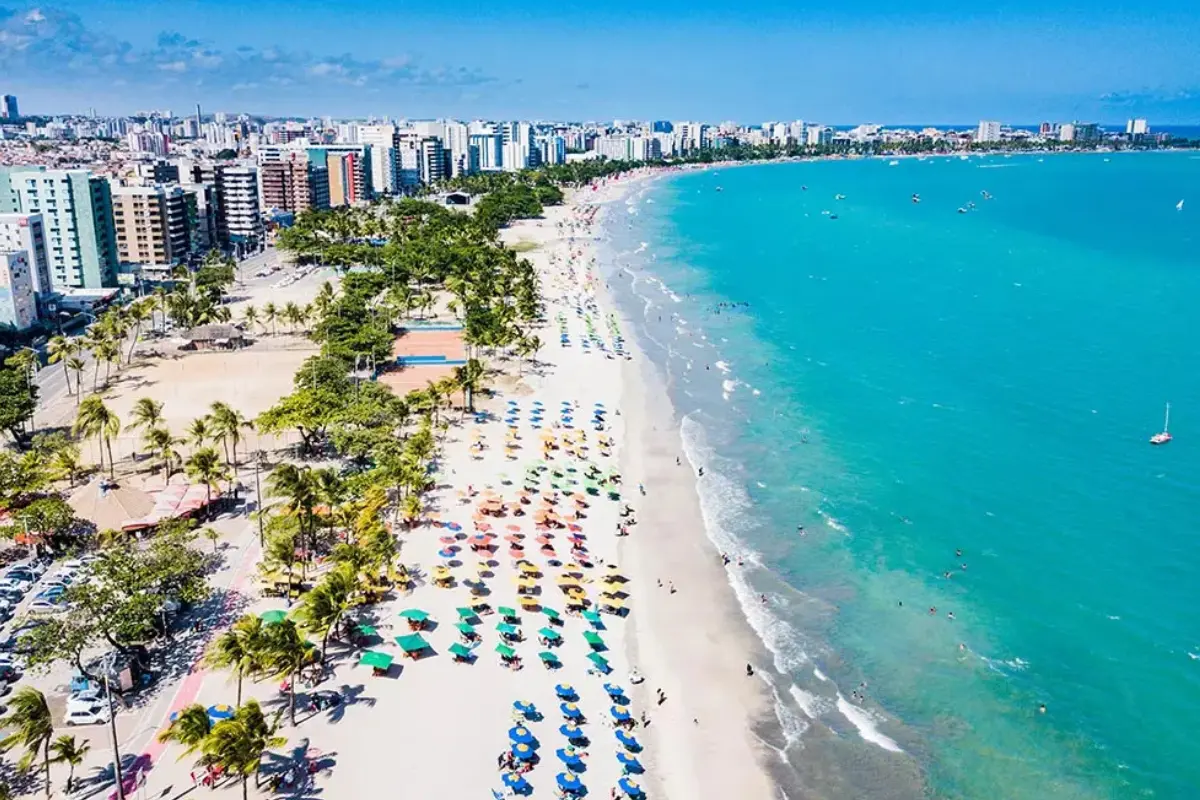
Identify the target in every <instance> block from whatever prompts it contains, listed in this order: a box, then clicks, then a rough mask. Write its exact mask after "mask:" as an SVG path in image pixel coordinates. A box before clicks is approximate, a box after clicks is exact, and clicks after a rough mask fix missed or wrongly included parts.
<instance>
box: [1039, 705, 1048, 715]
mask: <svg viewBox="0 0 1200 800" xmlns="http://www.w3.org/2000/svg"><path fill="white" fill-rule="evenodd" d="M1038 711H1039V712H1040V713H1042V714H1045V713H1046V704H1045V703H1042V704H1041V705H1039V706H1038Z"/></svg>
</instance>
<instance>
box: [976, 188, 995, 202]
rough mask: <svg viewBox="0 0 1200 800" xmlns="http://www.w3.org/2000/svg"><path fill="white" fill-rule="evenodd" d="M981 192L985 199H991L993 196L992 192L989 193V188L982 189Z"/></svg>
mask: <svg viewBox="0 0 1200 800" xmlns="http://www.w3.org/2000/svg"><path fill="white" fill-rule="evenodd" d="M979 194H980V196H981V197H983V199H984V200H991V199H992V196H991V195H990V194H988V190H987V189H984V190H983V191H981V192H980V193H979Z"/></svg>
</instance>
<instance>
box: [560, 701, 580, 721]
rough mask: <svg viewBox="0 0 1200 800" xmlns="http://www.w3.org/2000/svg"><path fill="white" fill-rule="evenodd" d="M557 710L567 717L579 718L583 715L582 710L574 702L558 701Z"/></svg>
mask: <svg viewBox="0 0 1200 800" xmlns="http://www.w3.org/2000/svg"><path fill="white" fill-rule="evenodd" d="M558 710H559V711H561V712H562V715H563V716H564V717H566V718H567V719H579V718H580V717H582V716H583V712H582V711H580V710H579V706H577V705H575V704H574V703H559V704H558Z"/></svg>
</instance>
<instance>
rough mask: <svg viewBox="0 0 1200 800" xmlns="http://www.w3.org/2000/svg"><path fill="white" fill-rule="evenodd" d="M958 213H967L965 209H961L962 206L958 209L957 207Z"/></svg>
mask: <svg viewBox="0 0 1200 800" xmlns="http://www.w3.org/2000/svg"><path fill="white" fill-rule="evenodd" d="M958 213H960V214H965V213H967V210H966V209H965V208H963V207H962V206H959V207H958Z"/></svg>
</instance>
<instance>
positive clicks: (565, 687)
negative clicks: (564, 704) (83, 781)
mask: <svg viewBox="0 0 1200 800" xmlns="http://www.w3.org/2000/svg"><path fill="white" fill-rule="evenodd" d="M554 693H555V694H556V695H558V696H559V697H561V698H563V699H564V700H565V699H570V698H572V697H574V696H575V687H574V686H572V685H571V684H569V683H560V684H559V685H558V686H555V687H554Z"/></svg>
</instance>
